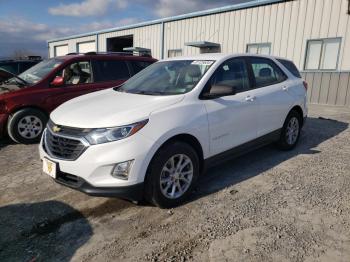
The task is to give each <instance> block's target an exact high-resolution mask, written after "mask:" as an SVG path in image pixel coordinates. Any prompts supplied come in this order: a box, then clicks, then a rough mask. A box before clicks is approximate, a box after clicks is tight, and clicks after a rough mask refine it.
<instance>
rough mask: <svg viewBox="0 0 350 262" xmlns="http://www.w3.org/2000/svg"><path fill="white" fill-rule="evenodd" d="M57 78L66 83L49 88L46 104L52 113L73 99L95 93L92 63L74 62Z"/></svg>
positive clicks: (58, 74)
mask: <svg viewBox="0 0 350 262" xmlns="http://www.w3.org/2000/svg"><path fill="white" fill-rule="evenodd" d="M56 77H62V78H63V81H64V83H63V85H62V86H50V87H49V89H50V91H49V92H48V96H47V98H46V101H45V102H46V103H47V105H48V108H50V109H51V110H50V111H52V110H53V109H55V108H56V107H58V106H59V105H61V104H63V103H64V102H66V101H68V100H70V99H72V98H75V97H77V96H80V95H83V94H87V93H90V92H93V91H95V90H94V88H93V86H94V84H93V82H92V70H91V64H90V61H78V62H73V63H71V64H69V65H67V66H66V67H65V68H64V69H63V70H61V71H59V72H58V73H57V74H56Z"/></svg>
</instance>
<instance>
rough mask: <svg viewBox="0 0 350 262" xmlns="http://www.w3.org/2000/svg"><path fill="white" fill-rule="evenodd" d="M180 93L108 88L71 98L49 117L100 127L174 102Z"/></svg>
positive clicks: (143, 116)
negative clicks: (145, 93)
mask: <svg viewBox="0 0 350 262" xmlns="http://www.w3.org/2000/svg"><path fill="white" fill-rule="evenodd" d="M183 97H184V95H173V96H152V95H138V94H129V93H122V92H117V91H114V90H113V89H108V90H104V91H100V92H94V93H91V94H88V95H83V96H80V97H78V98H75V99H72V100H70V101H68V102H66V103H64V104H63V105H61V106H59V107H58V108H57V109H56V110H54V111H53V112H52V113H51V115H50V118H51V120H52V121H53V122H54V123H55V124H57V125H62V126H69V127H77V128H104V127H115V126H122V125H128V124H132V123H135V122H137V121H140V120H144V119H147V118H148V117H149V115H150V114H151V113H152V112H153V111H155V110H158V109H161V108H164V107H167V106H170V105H172V104H175V103H178V102H180V101H181V100H182V99H183Z"/></svg>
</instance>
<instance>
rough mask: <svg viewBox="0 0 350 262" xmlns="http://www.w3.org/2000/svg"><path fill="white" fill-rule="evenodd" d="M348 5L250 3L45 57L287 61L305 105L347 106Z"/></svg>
mask: <svg viewBox="0 0 350 262" xmlns="http://www.w3.org/2000/svg"><path fill="white" fill-rule="evenodd" d="M349 14H350V0H294V1H282V0H255V1H251V2H246V3H243V4H236V5H231V6H226V7H222V8H215V9H211V10H205V11H201V12H194V13H190V14H185V15H179V16H174V17H169V18H164V19H158V20H154V21H150V22H144V23H139V24H135V25H130V26H124V27H119V28H112V29H107V30H102V31H97V32H91V33H87V34H81V35H74V36H69V37H63V38H59V39H53V40H50V41H48V48H49V56H50V57H54V56H59V55H64V54H66V53H70V52H87V51H100V52H104V51H114V52H117V51H123V50H125V48H129V50H130V47H134V48H136V47H139V48H142V50H149V52H151V54H152V56H153V57H155V58H158V59H162V58H167V57H172V56H181V55H192V54H198V53H201V52H225V53H244V52H250V53H263V54H271V55H277V56H282V57H287V58H289V59H291V60H293V61H294V62H295V63H296V65H297V66H298V67H299V69H300V70H301V71H302V72H303V76H304V78H305V79H306V80H307V82H308V83H309V87H310V88H309V92H308V96H309V102H310V103H318V104H330V105H339V106H349V107H350V21H349V20H350V15H349Z"/></svg>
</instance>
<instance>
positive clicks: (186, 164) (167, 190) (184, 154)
mask: <svg viewBox="0 0 350 262" xmlns="http://www.w3.org/2000/svg"><path fill="white" fill-rule="evenodd" d="M198 175H199V159H198V156H197V153H196V151H195V150H194V149H193V148H192V147H191V146H190V145H188V144H186V143H182V142H174V143H171V144H168V145H166V146H164V147H163V148H161V149H160V150H159V151H158V152H157V153H156V155H155V157H154V159H153V160H152V163H151V168H150V173H149V174H148V176H147V179H146V192H145V193H146V198H147V200H148V201H150V202H152V203H153V204H155V205H157V206H159V207H161V208H171V207H175V206H177V205H179V204H181V203H183V202H184V201H185V199H186V198H187V197H188V195H189V193H190V192H191V190H192V188H193V185H194V183H195V182H196V180H197V178H198Z"/></svg>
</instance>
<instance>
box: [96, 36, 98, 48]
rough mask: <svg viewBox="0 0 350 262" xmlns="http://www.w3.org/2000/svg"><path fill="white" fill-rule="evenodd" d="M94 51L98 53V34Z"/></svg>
mask: <svg viewBox="0 0 350 262" xmlns="http://www.w3.org/2000/svg"><path fill="white" fill-rule="evenodd" d="M96 53H98V34H96Z"/></svg>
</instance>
